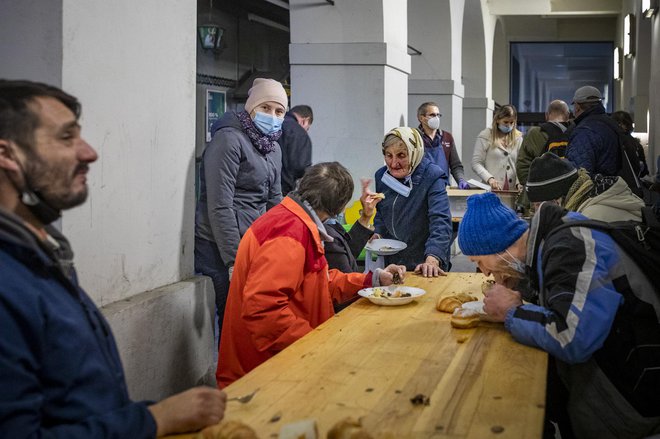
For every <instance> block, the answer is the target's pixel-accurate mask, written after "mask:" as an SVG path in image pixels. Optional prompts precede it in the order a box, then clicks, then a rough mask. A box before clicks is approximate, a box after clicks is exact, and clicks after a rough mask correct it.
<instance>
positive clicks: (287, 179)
mask: <svg viewBox="0 0 660 439" xmlns="http://www.w3.org/2000/svg"><path fill="white" fill-rule="evenodd" d="M313 122H314V112H313V111H312V107H310V106H309V105H296V106H295V107H293V108H292V109H291V110H289V112H288V113H286V116H284V123H283V124H282V136H281V137H280V148H282V195H283V196H286V194H288V193H289V192H291V191H292V190H294V189H295V188H296V181H297V180H298V179H299V178H300V177H302V176H303V174H304V173H305V169H307V168H309V167H310V166H311V165H312V141H311V139H310V138H309V135H308V134H307V131H309V127H310V126H312V123H313Z"/></svg>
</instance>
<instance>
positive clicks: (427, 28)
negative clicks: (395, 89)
mask: <svg viewBox="0 0 660 439" xmlns="http://www.w3.org/2000/svg"><path fill="white" fill-rule="evenodd" d="M463 6H464V2H463V0H440V1H434V2H429V1H425V0H409V1H408V43H409V44H410V45H411V46H412V47H414V48H415V49H417V50H418V51H420V52H422V53H421V55H412V56H411V60H412V69H411V73H410V78H409V81H408V87H409V88H408V103H409V106H408V120H409V124H410V126H414V127H416V126H417V125H418V123H419V122H418V121H417V108H418V107H419V105H420V104H422V103H423V102H428V101H433V102H436V103H437V104H438V106H439V108H440V113H442V118H441V119H440V128H442V129H443V130H447V131H449V132H451V133H452V134H453V136H454V140H455V141H456V147H457V149H458V151H459V154H460V152H461V150H462V147H463V136H462V131H463V129H462V128H463V126H462V125H463V114H462V113H463V94H464V89H463V84H462V78H461V72H462V68H461V67H462V62H461V61H462V60H461V56H462V50H461V49H462V39H463Z"/></svg>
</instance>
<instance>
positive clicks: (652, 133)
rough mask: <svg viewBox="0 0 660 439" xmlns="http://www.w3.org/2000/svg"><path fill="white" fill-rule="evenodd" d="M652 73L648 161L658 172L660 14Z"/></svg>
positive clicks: (654, 33) (656, 22)
mask: <svg viewBox="0 0 660 439" xmlns="http://www.w3.org/2000/svg"><path fill="white" fill-rule="evenodd" d="M651 20H652V31H651V51H650V57H651V75H650V78H651V79H650V82H649V119H650V121H649V150H648V155H647V161H648V163H649V167H651V171H652V173H655V172H658V168H657V166H656V163H657V162H656V158H657V156H658V155H660V14H656V15H655V16H654V17H653V18H652V19H651Z"/></svg>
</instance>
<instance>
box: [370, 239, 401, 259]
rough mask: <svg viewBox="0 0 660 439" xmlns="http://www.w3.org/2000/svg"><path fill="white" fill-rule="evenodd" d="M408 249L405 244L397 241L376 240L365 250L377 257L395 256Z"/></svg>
mask: <svg viewBox="0 0 660 439" xmlns="http://www.w3.org/2000/svg"><path fill="white" fill-rule="evenodd" d="M406 247H408V245H407V244H406V243H405V242H403V241H397V240H396V239H374V240H373V241H371V242H368V243H367V245H365V246H364V248H366V249H367V250H369V251H372V252H374V253H376V254H377V255H393V254H395V253H399V252H400V251H401V250H403V249H404V248H406Z"/></svg>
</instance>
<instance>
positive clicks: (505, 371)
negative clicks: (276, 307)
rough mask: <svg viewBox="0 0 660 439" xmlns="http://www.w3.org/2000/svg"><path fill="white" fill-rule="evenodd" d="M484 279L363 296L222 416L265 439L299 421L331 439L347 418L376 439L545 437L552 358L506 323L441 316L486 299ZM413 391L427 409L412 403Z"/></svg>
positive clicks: (455, 276)
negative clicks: (464, 325)
mask: <svg viewBox="0 0 660 439" xmlns="http://www.w3.org/2000/svg"><path fill="white" fill-rule="evenodd" d="M483 280H484V277H483V275H481V274H471V273H451V274H449V275H448V276H447V277H439V278H431V279H426V278H423V277H421V276H416V275H412V274H408V276H407V277H406V282H405V285H407V286H415V287H420V288H423V289H425V290H426V291H427V294H426V295H425V296H422V297H420V298H418V299H416V301H414V302H412V303H410V304H408V305H403V306H377V305H374V304H372V303H371V302H369V301H368V300H367V299H360V300H359V301H357V302H356V303H354V304H353V305H351V306H350V307H348V308H347V309H345V310H343V311H342V312H340V313H339V314H337V315H336V316H335V317H333V318H331V319H330V320H328V321H327V322H325V323H324V324H323V325H321V326H319V327H318V328H316V329H315V330H314V331H312V332H311V333H309V334H308V335H307V336H305V337H303V338H302V339H300V340H299V341H297V342H296V343H294V344H293V345H292V346H290V347H289V348H287V349H286V350H284V351H283V352H281V353H280V354H278V355H277V356H275V357H274V358H272V359H270V360H268V361H267V362H265V363H264V364H262V365H261V366H259V367H258V368H256V369H255V370H253V371H252V372H250V373H249V374H247V375H246V376H244V377H243V378H241V379H240V380H238V381H236V382H235V383H233V384H232V385H231V386H229V387H227V388H226V389H225V390H226V392H227V394H228V395H229V396H230V397H232V396H241V395H245V394H248V393H250V392H252V391H253V390H255V389H257V388H258V389H259V391H258V392H257V394H256V395H255V396H254V398H253V399H252V401H250V402H249V403H247V404H239V403H238V402H229V403H228V407H227V412H226V414H225V419H236V420H240V421H242V422H244V423H246V424H248V425H250V426H251V427H252V428H254V429H255V430H256V432H257V433H258V434H259V437H261V438H263V439H267V438H274V437H277V433H278V432H279V430H280V428H281V426H282V425H283V424H285V423H289V422H294V421H298V420H302V419H315V420H316V422H317V424H318V427H319V437H321V438H325V436H326V434H327V431H328V430H329V429H330V428H331V427H332V426H333V425H334V424H335V423H336V422H337V421H339V420H341V419H343V418H346V417H353V418H355V419H358V418H361V421H362V425H363V427H364V428H365V429H366V430H367V431H369V432H370V433H371V434H372V435H373V436H374V437H375V438H409V437H410V438H417V437H420V438H421V437H424V438H429V437H451V438H479V439H481V438H488V437H493V438H516V439H519V438H526V439H529V438H540V437H541V436H542V430H543V417H544V411H545V409H544V403H545V382H546V370H547V354H546V353H544V352H542V351H540V350H537V349H533V348H529V347H526V346H523V345H521V344H518V343H516V342H515V341H514V340H513V339H512V338H511V336H510V335H509V334H508V333H507V332H506V331H505V329H504V327H503V325H502V324H496V323H484V322H482V323H481V324H480V326H479V327H477V328H474V329H466V330H459V329H454V328H452V327H451V325H450V323H449V319H450V315H449V314H446V313H441V312H438V311H436V309H435V303H436V300H437V299H438V297H440V296H442V295H447V294H451V293H453V292H461V291H467V292H472V293H477V294H478V295H479V296H481V284H482V282H483ZM417 394H423V395H425V396H428V397H429V398H430V404H429V405H413V404H412V403H411V401H410V399H411V398H413V397H414V396H415V395H417ZM278 416H279V418H280V419H279V420H278V421H276V422H271V419H273V418H274V417H278ZM176 437H177V438H180V439H184V438H189V437H192V435H179V436H176Z"/></svg>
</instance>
